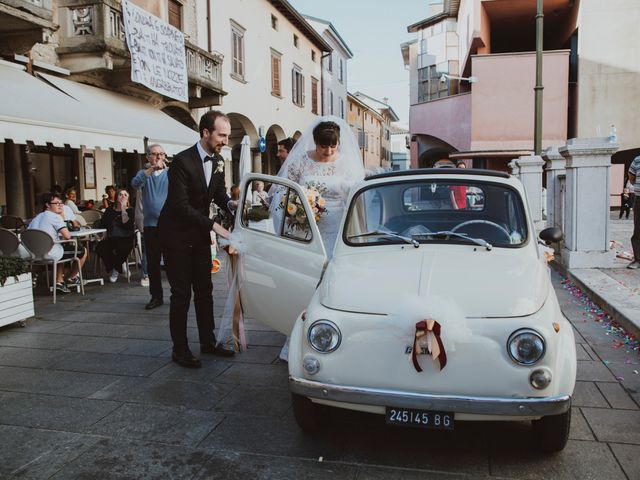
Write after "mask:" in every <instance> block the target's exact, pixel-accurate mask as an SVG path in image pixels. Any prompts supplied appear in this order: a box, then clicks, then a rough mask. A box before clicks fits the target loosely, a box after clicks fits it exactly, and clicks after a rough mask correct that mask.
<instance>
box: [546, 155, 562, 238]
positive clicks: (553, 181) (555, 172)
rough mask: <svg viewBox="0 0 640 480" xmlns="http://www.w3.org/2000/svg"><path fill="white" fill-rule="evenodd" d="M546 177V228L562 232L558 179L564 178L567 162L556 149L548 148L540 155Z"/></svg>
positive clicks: (560, 195) (560, 197)
mask: <svg viewBox="0 0 640 480" xmlns="http://www.w3.org/2000/svg"><path fill="white" fill-rule="evenodd" d="M542 158H543V159H544V160H545V162H546V164H545V171H546V175H547V226H548V227H560V228H561V229H563V230H564V222H563V220H562V201H563V198H562V191H561V188H560V177H563V176H565V174H566V170H565V165H566V163H567V161H566V160H565V158H564V157H563V156H562V155H560V152H558V148H557V147H549V148H548V149H547V150H545V151H544V152H543V153H542Z"/></svg>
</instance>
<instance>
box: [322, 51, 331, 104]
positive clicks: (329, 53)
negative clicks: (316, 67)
mask: <svg viewBox="0 0 640 480" xmlns="http://www.w3.org/2000/svg"><path fill="white" fill-rule="evenodd" d="M329 55H331V52H326V53H324V54H323V55H320V115H322V116H324V59H325V58H327V57H328V56H329Z"/></svg>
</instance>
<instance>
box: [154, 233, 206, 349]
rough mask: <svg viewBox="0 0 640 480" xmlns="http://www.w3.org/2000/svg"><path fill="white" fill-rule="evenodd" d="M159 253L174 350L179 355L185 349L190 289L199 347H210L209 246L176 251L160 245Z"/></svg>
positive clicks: (188, 246)
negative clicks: (167, 291)
mask: <svg viewBox="0 0 640 480" xmlns="http://www.w3.org/2000/svg"><path fill="white" fill-rule="evenodd" d="M162 254H163V255H164V262H165V267H166V272H167V277H168V279H169V285H171V305H170V306H169V326H170V330H171V339H172V340H173V349H174V351H175V352H177V353H183V352H184V351H185V349H186V348H188V341H187V314H188V312H189V304H190V303H191V290H192V289H193V303H194V306H195V309H196V322H197V324H198V333H199V337H200V344H205V345H211V344H214V341H215V337H214V334H213V329H214V320H213V297H212V293H213V284H212V283H211V248H210V246H209V245H207V244H206V243H204V242H201V243H196V244H193V245H181V246H180V247H178V248H176V247H175V245H173V246H172V248H165V247H164V246H163V250H162Z"/></svg>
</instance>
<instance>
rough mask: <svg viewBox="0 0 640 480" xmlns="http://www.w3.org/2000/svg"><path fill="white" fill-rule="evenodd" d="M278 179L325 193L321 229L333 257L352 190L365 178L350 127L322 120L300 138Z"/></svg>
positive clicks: (323, 118) (330, 117)
mask: <svg viewBox="0 0 640 480" xmlns="http://www.w3.org/2000/svg"><path fill="white" fill-rule="evenodd" d="M278 176H279V177H283V178H288V179H289V180H293V181H294V182H296V183H298V184H299V185H300V186H302V187H303V188H308V187H311V186H314V187H316V189H318V190H320V191H321V192H322V196H323V197H324V199H325V200H326V213H325V214H324V215H323V216H322V218H321V220H320V221H319V222H318V230H319V231H320V236H321V237H322V241H323V243H324V246H325V250H326V252H327V256H328V258H331V256H332V254H333V246H334V245H335V242H336V237H337V234H338V229H339V227H340V221H341V219H342V214H343V212H344V209H345V207H346V202H347V198H348V196H349V190H350V189H351V187H352V186H353V185H354V184H355V183H357V182H359V181H360V180H362V179H363V178H364V167H363V166H362V159H361V156H360V149H359V148H358V144H357V142H356V139H355V136H354V135H353V132H352V131H351V128H350V127H349V125H347V123H346V122H345V121H344V120H342V119H341V118H338V117H333V116H328V117H320V118H318V119H317V120H316V121H315V122H314V123H313V124H312V125H311V126H310V127H309V128H308V130H307V131H306V132H305V133H304V134H303V135H302V136H301V137H300V138H299V139H298V141H297V142H296V144H295V145H294V147H293V149H292V150H291V152H290V153H289V156H288V157H287V159H286V160H285V162H284V164H283V165H282V167H281V168H280V171H279V172H278ZM273 188H274V187H272V189H273ZM274 193H275V192H270V194H272V195H273V194H274Z"/></svg>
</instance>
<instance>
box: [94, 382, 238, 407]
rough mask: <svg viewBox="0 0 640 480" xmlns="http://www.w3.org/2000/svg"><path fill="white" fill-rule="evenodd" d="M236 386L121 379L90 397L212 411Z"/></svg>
mask: <svg viewBox="0 0 640 480" xmlns="http://www.w3.org/2000/svg"><path fill="white" fill-rule="evenodd" d="M234 388H235V385H229V384H224V383H198V382H192V381H177V380H166V379H156V378H142V379H140V378H131V377H127V378H120V379H119V380H118V381H116V382H113V383H111V384H109V385H108V386H106V387H105V388H103V389H101V390H99V391H97V392H95V393H94V394H93V395H91V398H96V399H102V400H117V401H121V402H132V403H144V404H155V405H166V406H174V407H185V408H191V409H194V410H209V409H211V408H213V407H214V406H215V405H217V404H218V402H219V401H220V400H222V399H223V398H224V397H225V396H226V395H227V394H228V393H229V392H230V391H231V390H233V389H234Z"/></svg>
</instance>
